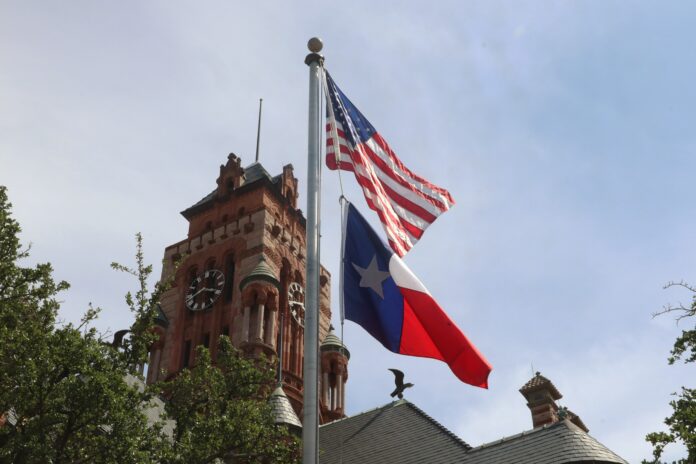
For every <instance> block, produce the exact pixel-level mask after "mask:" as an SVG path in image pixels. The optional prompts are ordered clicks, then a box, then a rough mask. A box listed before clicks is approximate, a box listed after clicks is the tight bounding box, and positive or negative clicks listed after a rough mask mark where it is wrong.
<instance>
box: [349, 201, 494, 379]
mask: <svg viewBox="0 0 696 464" xmlns="http://www.w3.org/2000/svg"><path fill="white" fill-rule="evenodd" d="M346 203H347V204H346V205H344V209H343V264H342V266H341V284H342V292H341V297H342V308H343V311H344V314H343V317H345V318H346V319H349V320H351V321H353V322H355V323H357V324H359V325H361V326H362V327H363V328H364V329H365V330H367V331H368V332H369V333H370V335H372V336H373V337H375V338H376V339H377V340H379V341H380V342H381V343H382V345H384V346H385V347H386V348H387V349H388V350H390V351H393V352H394V353H399V354H406V355H411V356H420V357H424V358H433V359H439V360H441V361H444V362H446V363H447V365H449V367H450V369H452V372H454V375H456V376H457V377H458V378H459V379H460V380H461V381H462V382H466V383H468V384H470V385H474V386H477V387H482V388H488V374H490V372H491V365H490V364H489V363H488V361H486V358H484V357H483V355H482V354H481V353H480V352H479V351H478V350H477V349H476V347H475V346H474V345H473V344H472V343H471V342H470V341H469V339H468V338H467V337H466V336H465V335H464V334H463V333H462V331H461V330H459V328H458V327H457V326H456V324H455V323H454V322H453V321H452V319H450V318H449V316H447V314H445V312H444V311H443V310H442V308H440V306H439V305H438V304H437V302H436V301H435V300H434V299H433V297H432V295H430V293H429V292H428V290H427V289H426V288H425V286H423V284H422V283H421V281H420V280H418V278H417V277H416V276H415V275H414V274H413V272H411V270H410V269H409V268H408V267H407V266H406V264H405V263H404V262H403V261H402V260H401V258H399V256H397V255H396V254H395V253H394V252H393V251H392V250H391V249H390V248H389V247H387V245H386V244H385V243H384V242H383V241H382V239H381V238H380V237H379V236H378V235H377V233H376V232H375V231H374V230H373V229H372V227H370V225H369V224H368V223H367V221H366V220H365V218H363V217H362V216H361V215H360V213H359V212H358V210H357V209H355V207H354V206H353V205H352V204H350V203H348V202H346Z"/></svg>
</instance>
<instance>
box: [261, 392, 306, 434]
mask: <svg viewBox="0 0 696 464" xmlns="http://www.w3.org/2000/svg"><path fill="white" fill-rule="evenodd" d="M268 403H269V404H270V405H271V413H272V415H273V422H275V423H276V424H284V425H289V426H295V427H297V428H302V423H301V422H300V419H299V418H298V417H297V414H295V410H294V409H292V405H291V404H290V400H289V399H288V397H287V396H286V395H285V392H284V391H283V387H282V386H278V388H276V389H275V391H274V392H273V393H271V397H270V398H269V400H268Z"/></svg>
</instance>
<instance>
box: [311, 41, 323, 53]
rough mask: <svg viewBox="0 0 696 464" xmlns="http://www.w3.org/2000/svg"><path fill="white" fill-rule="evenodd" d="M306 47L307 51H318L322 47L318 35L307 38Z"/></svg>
mask: <svg viewBox="0 0 696 464" xmlns="http://www.w3.org/2000/svg"><path fill="white" fill-rule="evenodd" d="M307 48H309V51H310V52H312V53H319V52H320V51H321V49H322V48H324V44H323V43H322V41H321V39H320V38H319V37H312V38H311V39H309V42H307Z"/></svg>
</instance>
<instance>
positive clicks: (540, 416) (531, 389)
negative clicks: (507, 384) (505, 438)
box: [520, 372, 589, 433]
mask: <svg viewBox="0 0 696 464" xmlns="http://www.w3.org/2000/svg"><path fill="white" fill-rule="evenodd" d="M520 393H522V396H524V398H525V399H526V400H527V406H528V407H529V410H530V411H531V413H532V425H533V426H534V428H537V427H541V426H543V425H551V424H555V423H556V422H559V421H563V420H569V421H570V422H572V423H573V424H575V425H576V426H578V427H579V428H580V429H582V430H584V431H585V433H587V432H589V429H588V428H587V426H586V425H585V423H584V422H583V421H582V419H580V417H579V416H578V415H577V414H575V413H574V412H573V411H571V410H569V409H568V408H566V407H563V406H562V407H559V406H558V405H557V404H556V400H560V399H561V398H563V395H561V392H559V391H558V389H557V388H556V386H555V385H554V384H552V383H551V381H550V380H549V379H547V378H546V377H544V376H543V375H541V373H539V372H537V373H536V375H534V377H532V379H531V380H530V381H529V382H527V383H525V384H524V386H523V387H522V388H520Z"/></svg>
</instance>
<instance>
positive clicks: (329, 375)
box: [320, 327, 350, 423]
mask: <svg viewBox="0 0 696 464" xmlns="http://www.w3.org/2000/svg"><path fill="white" fill-rule="evenodd" d="M320 351H321V379H320V385H321V390H320V392H321V401H320V403H321V415H322V418H323V419H324V422H325V423H326V422H330V421H333V420H336V419H340V418H342V417H345V397H346V389H345V385H346V381H347V380H348V360H349V359H350V352H349V351H348V348H346V346H345V345H344V344H343V342H342V341H341V340H340V339H339V338H338V337H337V336H336V334H334V332H333V327H331V328H330V329H329V333H328V334H327V335H326V337H325V338H324V341H323V342H322V344H321V347H320Z"/></svg>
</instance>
